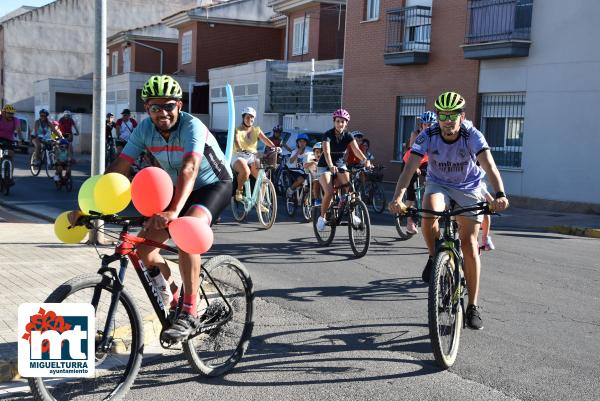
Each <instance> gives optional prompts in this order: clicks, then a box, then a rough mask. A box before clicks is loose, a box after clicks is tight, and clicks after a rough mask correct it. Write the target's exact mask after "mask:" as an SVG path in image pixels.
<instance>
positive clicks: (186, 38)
mask: <svg viewBox="0 0 600 401" xmlns="http://www.w3.org/2000/svg"><path fill="white" fill-rule="evenodd" d="M191 62H192V31H187V32H184V33H183V35H181V64H189V63H191Z"/></svg>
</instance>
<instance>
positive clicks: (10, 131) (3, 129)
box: [0, 117, 20, 141]
mask: <svg viewBox="0 0 600 401" xmlns="http://www.w3.org/2000/svg"><path fill="white" fill-rule="evenodd" d="M19 124H20V121H19V119H18V118H16V117H13V119H12V120H10V121H8V120H7V119H6V118H2V117H0V138H2V139H8V140H9V141H13V140H14V139H15V130H16V129H17V127H18V126H19Z"/></svg>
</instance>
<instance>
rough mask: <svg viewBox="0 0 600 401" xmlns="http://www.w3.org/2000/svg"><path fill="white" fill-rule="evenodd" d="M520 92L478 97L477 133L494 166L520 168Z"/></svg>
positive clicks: (521, 101) (522, 121)
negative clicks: (484, 140)
mask: <svg viewBox="0 0 600 401" xmlns="http://www.w3.org/2000/svg"><path fill="white" fill-rule="evenodd" d="M524 106H525V94H524V93H510V94H484V95H481V131H482V132H483V134H484V135H485V138H486V140H487V142H488V145H489V146H490V150H491V151H492V155H493V156H494V161H495V162H496V165H498V167H508V168H521V156H522V146H523V125H524V121H525V119H524V117H523V116H524V114H523V111H524Z"/></svg>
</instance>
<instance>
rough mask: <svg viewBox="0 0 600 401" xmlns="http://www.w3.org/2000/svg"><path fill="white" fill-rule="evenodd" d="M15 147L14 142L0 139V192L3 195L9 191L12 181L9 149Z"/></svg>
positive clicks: (12, 166) (11, 162) (11, 163)
mask: <svg viewBox="0 0 600 401" xmlns="http://www.w3.org/2000/svg"><path fill="white" fill-rule="evenodd" d="M14 147H15V143H14V142H10V141H4V140H0V152H1V156H0V192H2V193H3V194H4V195H5V196H8V194H9V193H10V187H12V186H13V185H14V181H13V168H14V165H13V161H12V160H11V158H10V157H9V151H10V150H12V149H13V148H14Z"/></svg>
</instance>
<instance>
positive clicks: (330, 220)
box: [312, 206, 336, 246]
mask: <svg viewBox="0 0 600 401" xmlns="http://www.w3.org/2000/svg"><path fill="white" fill-rule="evenodd" d="M319 216H321V206H315V207H313V208H312V226H313V231H314V233H315V237H316V238H317V242H318V243H319V245H321V246H329V245H331V243H332V242H333V238H334V237H335V230H336V221H335V220H336V217H335V214H334V213H333V208H332V207H330V208H329V210H328V211H327V214H326V218H327V223H326V224H325V228H324V230H323V231H319V230H317V222H318V221H319Z"/></svg>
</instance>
